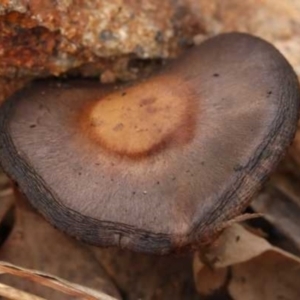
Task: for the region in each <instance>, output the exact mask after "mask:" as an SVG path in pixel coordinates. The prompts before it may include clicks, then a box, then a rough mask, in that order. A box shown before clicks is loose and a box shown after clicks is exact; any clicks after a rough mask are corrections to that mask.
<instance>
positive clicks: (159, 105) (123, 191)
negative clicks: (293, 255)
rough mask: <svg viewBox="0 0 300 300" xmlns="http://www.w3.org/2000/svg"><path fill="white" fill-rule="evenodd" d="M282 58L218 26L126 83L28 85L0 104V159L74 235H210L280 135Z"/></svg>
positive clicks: (234, 209) (153, 242) (267, 168)
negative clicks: (196, 43) (214, 32)
mask: <svg viewBox="0 0 300 300" xmlns="http://www.w3.org/2000/svg"><path fill="white" fill-rule="evenodd" d="M298 107H299V86H298V80H297V78H296V75H295V74H294V72H293V70H292V68H291V66H290V65H289V64H288V62H287V61H286V60H285V58H284V57H283V56H282V55H281V54H280V53H279V52H278V51H277V50H276V49H275V48H274V47H273V46H272V45H270V44H268V43H267V42H265V41H263V40H261V39H259V38H256V37H252V36H250V35H247V34H239V33H231V34H223V35H220V36H217V37H214V38H211V39H209V40H207V41H205V42H204V43H203V44H201V45H200V46H197V47H194V48H192V49H190V50H189V51H187V52H186V53H184V54H183V55H182V56H181V57H179V58H178V59H177V60H176V61H174V62H172V63H170V64H168V65H166V66H165V67H164V68H163V69H162V70H161V71H160V72H158V73H156V74H154V75H153V76H151V77H149V78H144V79H141V80H139V81H138V82H136V83H133V84H131V85H128V84H124V85H119V86H117V87H116V86H114V85H106V86H104V85H101V84H99V83H97V82H93V81H91V80H69V81H55V80H52V81H51V80H46V81H39V82H35V83H32V84H31V85H29V86H28V87H26V88H25V89H23V90H21V91H19V92H18V93H16V94H15V95H14V96H12V97H11V98H10V99H9V100H7V101H6V102H5V103H4V104H3V105H2V107H1V112H0V128H1V135H0V140H1V141H0V144H1V149H0V160H1V164H2V166H3V168H4V170H5V171H6V172H7V173H8V174H9V176H10V177H11V178H12V179H13V180H14V181H16V182H17V184H18V186H19V188H20V190H21V191H22V192H23V193H24V194H25V195H26V196H27V198H28V199H29V201H30V202H31V204H32V205H33V206H34V207H35V208H36V209H37V210H38V211H39V212H40V213H42V214H43V215H44V216H45V218H46V219H47V220H49V221H50V222H51V223H52V224H53V225H54V226H55V227H57V228H59V229H60V230H62V231H64V232H66V233H68V234H69V235H71V236H74V237H76V238H78V239H80V240H83V241H85V242H88V243H91V244H94V245H99V246H111V245H115V246H119V247H123V248H127V249H131V250H135V251H139V252H145V253H156V254H166V253H170V252H178V251H183V250H187V249H189V248H193V247H201V245H204V244H206V243H208V242H211V241H213V239H214V238H215V237H216V235H217V234H218V233H219V231H220V230H222V228H224V226H225V224H228V222H229V221H230V220H232V219H233V218H235V217H236V216H238V215H239V214H241V213H242V211H243V210H244V209H245V208H246V206H247V205H248V203H249V201H250V200H251V197H253V195H254V193H255V192H256V191H257V190H258V189H259V188H260V187H261V185H262V184H263V183H264V182H265V180H266V179H267V176H268V175H269V173H270V172H271V171H272V170H273V169H274V167H275V166H276V164H277V163H278V161H279V160H280V158H281V157H282V155H283V153H284V150H285V149H286V148H287V146H288V145H289V144H290V142H291V140H292V138H293V136H294V133H295V130H296V124H297V118H298Z"/></svg>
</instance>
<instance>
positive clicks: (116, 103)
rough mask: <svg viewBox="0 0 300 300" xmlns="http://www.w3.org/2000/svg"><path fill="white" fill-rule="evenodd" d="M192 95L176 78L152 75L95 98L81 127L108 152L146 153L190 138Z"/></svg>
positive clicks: (192, 122) (123, 153) (143, 154)
mask: <svg viewBox="0 0 300 300" xmlns="http://www.w3.org/2000/svg"><path fill="white" fill-rule="evenodd" d="M177 81H178V82H177ZM145 95H147V96H146V97H145ZM192 98H193V97H192V95H191V92H190V91H189V89H188V88H187V87H183V85H182V84H180V81H179V80H178V79H174V78H169V77H168V76H167V78H164V77H163V76H160V77H156V78H155V79H153V80H150V81H148V82H147V83H140V84H139V85H138V86H136V87H131V88H128V89H125V90H120V91H118V92H114V93H112V94H110V95H108V96H106V97H105V98H103V99H101V100H100V101H97V102H96V103H95V105H94V106H93V107H92V108H91V109H90V111H89V113H88V115H87V116H86V117H87V120H85V124H86V125H85V126H86V128H85V129H86V130H87V132H88V135H89V136H90V137H91V138H92V139H93V140H94V141H96V142H97V143H98V144H100V145H101V146H103V147H104V148H105V149H107V150H109V151H110V152H113V153H118V154H122V155H125V156H129V157H141V156H145V155H149V154H152V153H153V152H157V151H158V150H161V149H162V148H164V147H166V146H167V145H170V144H177V145H182V144H185V143H187V142H189V141H190V140H191V139H192V137H193V131H194V127H195V115H196V109H195V107H193V106H196V104H193V101H192ZM192 107H193V108H192Z"/></svg>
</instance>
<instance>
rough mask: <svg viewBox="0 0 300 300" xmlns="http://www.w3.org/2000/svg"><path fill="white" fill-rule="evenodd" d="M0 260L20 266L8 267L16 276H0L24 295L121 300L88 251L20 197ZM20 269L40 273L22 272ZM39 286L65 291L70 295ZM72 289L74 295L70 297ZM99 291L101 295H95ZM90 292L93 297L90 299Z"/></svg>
mask: <svg viewBox="0 0 300 300" xmlns="http://www.w3.org/2000/svg"><path fill="white" fill-rule="evenodd" d="M0 259H1V260H5V261H7V262H9V263H12V264H14V265H17V266H20V267H19V269H18V268H15V269H13V267H12V266H10V272H8V273H9V274H14V275H16V276H11V275H0V280H1V282H2V283H5V284H8V285H10V286H13V287H15V288H18V289H21V290H24V291H26V292H30V293H33V294H35V295H38V296H41V297H45V298H47V299H55V300H61V299H73V298H72V297H73V296H74V295H81V294H82V295H83V294H84V293H86V294H87V295H88V294H89V295H90V297H94V298H93V299H102V298H99V297H100V296H102V295H104V294H110V295H111V296H113V297H109V296H107V297H109V298H107V299H120V295H119V292H118V291H117V289H116V287H115V286H114V284H113V283H112V282H111V281H110V280H109V278H108V275H107V274H106V273H105V271H104V270H103V268H102V267H101V265H100V264H99V263H98V261H97V260H96V259H95V258H94V257H93V255H92V253H91V252H90V250H89V249H87V248H86V247H85V245H82V244H81V243H79V242H77V241H75V240H73V239H71V238H69V237H67V236H65V235H64V234H62V233H61V232H59V231H57V230H56V229H54V228H53V227H52V226H50V225H49V224H48V223H47V222H46V221H45V220H44V219H43V218H42V217H41V216H39V215H37V214H36V213H35V212H34V211H33V210H32V209H31V208H30V207H29V205H28V204H27V203H26V201H24V200H22V199H21V198H20V197H18V201H17V208H16V224H15V226H14V228H13V230H12V232H11V234H10V236H9V237H8V239H7V240H6V242H5V243H4V245H3V246H2V248H1V249H0ZM8 266H9V265H2V267H1V268H2V270H3V268H4V267H8ZM1 268H0V271H1ZM22 268H26V269H35V270H39V271H35V272H27V271H26V272H25V273H24V272H23V273H22V272H21V271H22ZM4 269H5V268H4ZM5 270H6V269H5ZM6 271H7V270H6ZM14 272H15V273H14ZM44 272H45V273H47V274H46V275H45V274H44ZM22 274H23V275H24V276H23V277H22V276H21V275H22ZM48 274H51V275H48ZM25 275H26V276H25ZM56 276H57V277H56ZM19 277H22V278H27V279H31V280H32V281H35V282H37V283H39V284H36V283H32V282H30V281H27V280H24V279H22V280H20V278H19ZM60 278H64V280H67V281H66V282H65V281H63V280H62V279H60ZM33 279H35V280H33ZM71 282H72V283H71ZM40 284H44V285H46V286H50V287H51V288H56V289H57V290H60V291H62V292H67V293H68V294H69V296H66V295H64V294H62V293H58V292H57V291H55V290H53V289H47V288H45V287H43V286H41V285H40ZM77 285H78V286H77ZM72 290H74V292H73V296H72V293H71V294H70V292H71V291H72ZM99 290H101V291H102V292H103V293H101V292H97V291H99ZM78 291H80V292H79V293H78ZM91 291H93V292H91ZM74 293H75V294H74ZM93 293H94V294H95V295H96V296H91V295H93ZM99 295H100V296H99ZM97 297H98V298H97ZM91 299H92V298H91Z"/></svg>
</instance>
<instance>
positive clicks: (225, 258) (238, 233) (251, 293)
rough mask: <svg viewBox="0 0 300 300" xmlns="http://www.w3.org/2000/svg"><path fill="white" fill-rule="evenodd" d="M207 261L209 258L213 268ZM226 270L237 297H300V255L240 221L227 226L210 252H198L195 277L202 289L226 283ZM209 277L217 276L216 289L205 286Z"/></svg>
mask: <svg viewBox="0 0 300 300" xmlns="http://www.w3.org/2000/svg"><path fill="white" fill-rule="evenodd" d="M203 256H204V257H205V258H204V259H203ZM201 257H202V259H201ZM203 261H208V262H209V267H211V268H212V270H213V271H212V270H210V269H209V267H207V266H206V267H205V264H204V263H203ZM226 271H227V272H229V276H227V277H226V279H227V280H228V282H227V287H228V291H229V294H230V295H231V297H232V298H233V299H234V300H275V299H278V300H279V299H282V300H284V299H286V300H298V299H300V285H299V283H298V282H299V281H300V259H299V258H298V257H296V256H294V255H292V254H290V253H288V252H286V251H283V250H281V249H279V248H277V247H274V246H272V245H271V244H270V243H268V242H267V241H266V240H265V239H263V238H262V237H260V236H257V235H255V234H253V233H252V232H250V231H248V230H246V229H245V228H244V227H242V226H241V225H238V224H234V225H233V226H231V227H230V228H228V229H226V230H225V231H224V233H223V234H222V235H221V236H220V238H219V239H218V240H217V241H216V243H215V244H214V245H213V246H211V247H210V249H209V250H208V251H207V252H206V253H204V254H203V253H202V254H200V253H198V254H196V255H195V257H194V278H195V281H196V286H197V290H198V291H199V293H202V294H208V292H211V293H213V292H214V291H216V290H217V289H219V288H220V287H221V286H222V285H223V284H224V283H225V279H224V278H225V277H224V272H225V274H226ZM212 272H213V274H214V275H213V277H212V276H211V274H212ZM209 277H211V280H216V279H217V284H215V283H213V284H211V283H210V286H211V287H213V288H214V291H212V288H211V289H209V290H207V289H205V287H204V284H203V282H202V280H203V278H205V279H204V280H206V281H207V279H208V278H209Z"/></svg>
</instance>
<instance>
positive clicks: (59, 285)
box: [0, 261, 117, 300]
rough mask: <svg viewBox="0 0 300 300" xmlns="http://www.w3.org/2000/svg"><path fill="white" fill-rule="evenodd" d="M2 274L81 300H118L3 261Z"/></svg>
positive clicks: (1, 264) (0, 262)
mask: <svg viewBox="0 0 300 300" xmlns="http://www.w3.org/2000/svg"><path fill="white" fill-rule="evenodd" d="M0 273H2V274H3V273H5V274H12V275H15V276H18V277H21V278H26V279H29V280H31V281H33V282H37V283H39V284H42V285H45V286H48V287H51V288H53V289H56V290H58V291H62V292H64V293H66V294H68V295H71V296H73V297H79V298H80V299H86V300H99V299H100V300H117V299H116V298H114V297H111V296H109V295H107V294H105V293H102V292H100V291H96V290H93V289H91V288H87V287H85V286H82V285H79V284H75V283H72V282H69V281H67V280H64V279H62V278H59V277H57V276H53V275H51V274H48V273H44V272H40V271H37V270H29V269H25V268H21V267H19V266H16V265H13V264H10V263H7V262H3V261H0Z"/></svg>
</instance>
